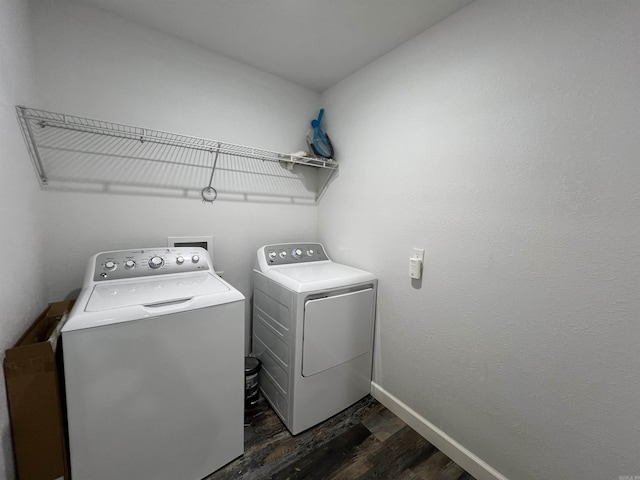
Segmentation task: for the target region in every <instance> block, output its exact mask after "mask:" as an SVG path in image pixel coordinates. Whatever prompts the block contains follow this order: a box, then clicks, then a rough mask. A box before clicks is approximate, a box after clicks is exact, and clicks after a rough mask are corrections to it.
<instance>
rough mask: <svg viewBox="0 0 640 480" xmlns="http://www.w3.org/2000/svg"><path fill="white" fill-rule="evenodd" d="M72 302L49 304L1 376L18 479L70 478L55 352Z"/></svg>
mask: <svg viewBox="0 0 640 480" xmlns="http://www.w3.org/2000/svg"><path fill="white" fill-rule="evenodd" d="M72 303H73V302H70V301H67V302H56V303H51V304H49V306H48V307H47V309H46V310H45V311H44V312H43V313H42V314H41V315H40V316H39V317H38V318H37V320H36V321H35V322H33V324H32V325H31V326H30V327H29V329H28V330H27V331H26V332H25V334H24V335H22V337H21V338H20V340H18V342H17V343H16V345H15V346H14V347H13V348H10V349H8V350H7V351H6V352H5V358H4V375H5V382H6V385H7V398H8V401H9V417H10V419H11V432H12V437H13V449H14V455H15V459H16V471H17V474H18V478H19V480H54V479H60V478H69V476H68V467H67V453H66V441H65V429H64V420H63V405H62V400H61V395H60V389H61V387H60V382H59V372H58V366H57V364H56V350H57V343H58V338H59V336H60V329H61V328H62V323H63V318H64V317H65V314H66V313H67V312H68V311H69V310H70V309H71V305H72Z"/></svg>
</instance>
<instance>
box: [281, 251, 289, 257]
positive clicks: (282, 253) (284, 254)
mask: <svg viewBox="0 0 640 480" xmlns="http://www.w3.org/2000/svg"><path fill="white" fill-rule="evenodd" d="M286 256H287V252H285V251H284V250H282V251H281V252H280V258H284V257H286Z"/></svg>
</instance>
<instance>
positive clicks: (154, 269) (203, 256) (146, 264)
mask: <svg viewBox="0 0 640 480" xmlns="http://www.w3.org/2000/svg"><path fill="white" fill-rule="evenodd" d="M209 263H210V262H209V255H208V254H207V251H206V250H204V249H203V248H199V247H173V248H145V249H140V250H118V251H115V252H103V253H99V254H98V255H96V260H95V264H94V266H93V281H94V282H100V281H104V280H120V279H123V278H136V277H146V276H150V275H166V274H170V273H185V272H198V271H202V270H209V268H210V266H209Z"/></svg>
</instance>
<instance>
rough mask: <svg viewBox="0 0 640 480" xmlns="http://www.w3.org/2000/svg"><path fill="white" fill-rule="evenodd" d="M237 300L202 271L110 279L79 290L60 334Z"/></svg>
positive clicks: (223, 284) (238, 296) (221, 283)
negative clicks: (140, 277) (131, 278)
mask: <svg viewBox="0 0 640 480" xmlns="http://www.w3.org/2000/svg"><path fill="white" fill-rule="evenodd" d="M239 301H244V296H243V295H242V294H241V293H240V292H239V291H238V290H236V289H235V288H233V287H232V286H231V285H229V284H228V283H227V282H225V281H224V280H223V279H221V278H220V277H218V276H216V275H213V274H211V273H206V272H198V273H193V274H177V275H164V276H162V277H153V278H149V277H146V278H144V279H135V280H114V281H112V282H109V283H101V284H99V285H94V286H93V287H92V288H91V287H89V288H83V289H82V291H81V292H80V296H79V297H78V300H77V301H76V304H75V305H74V307H73V309H72V310H71V312H70V313H69V317H68V318H67V320H66V322H65V324H64V325H63V327H62V333H63V336H64V334H65V333H68V332H72V331H74V330H84V329H87V328H93V327H99V326H105V325H112V324H118V323H125V322H129V321H133V320H140V319H143V318H148V317H156V316H160V315H171V314H177V313H182V312H189V311H192V310H200V309H203V308H208V307H213V306H216V305H223V304H225V303H232V302H239Z"/></svg>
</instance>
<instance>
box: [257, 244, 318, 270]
mask: <svg viewBox="0 0 640 480" xmlns="http://www.w3.org/2000/svg"><path fill="white" fill-rule="evenodd" d="M261 251H262V255H264V259H265V261H266V264H267V265H287V264H293V263H306V262H318V261H322V260H329V257H328V256H327V254H326V252H325V251H324V247H323V246H322V245H321V244H319V243H279V244H275V245H265V246H264V247H262V248H261Z"/></svg>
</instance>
